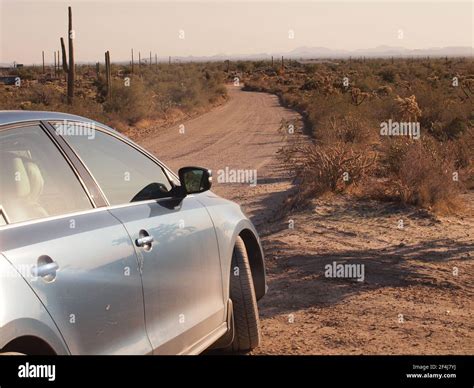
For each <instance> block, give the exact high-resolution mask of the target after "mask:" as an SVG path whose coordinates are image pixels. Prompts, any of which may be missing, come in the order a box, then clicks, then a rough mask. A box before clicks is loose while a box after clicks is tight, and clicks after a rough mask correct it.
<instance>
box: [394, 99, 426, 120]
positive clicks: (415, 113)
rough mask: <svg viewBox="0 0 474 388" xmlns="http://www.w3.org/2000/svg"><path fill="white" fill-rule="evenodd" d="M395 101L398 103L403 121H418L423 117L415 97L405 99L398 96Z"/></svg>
mask: <svg viewBox="0 0 474 388" xmlns="http://www.w3.org/2000/svg"><path fill="white" fill-rule="evenodd" d="M395 101H396V102H397V103H398V109H399V111H400V113H401V115H402V118H403V120H406V121H417V119H418V117H419V116H421V109H420V107H419V106H418V103H417V102H416V97H415V95H411V96H410V97H405V98H403V97H400V96H397V98H395Z"/></svg>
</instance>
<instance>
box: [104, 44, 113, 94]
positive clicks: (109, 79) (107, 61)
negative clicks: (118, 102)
mask: <svg viewBox="0 0 474 388" xmlns="http://www.w3.org/2000/svg"><path fill="white" fill-rule="evenodd" d="M105 80H106V83H107V98H110V96H111V95H112V71H111V70H110V52H109V51H106V52H105Z"/></svg>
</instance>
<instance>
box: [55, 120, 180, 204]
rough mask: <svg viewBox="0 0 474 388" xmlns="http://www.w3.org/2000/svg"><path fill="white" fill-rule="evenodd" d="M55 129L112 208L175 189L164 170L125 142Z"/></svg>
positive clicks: (102, 134) (97, 134)
mask: <svg viewBox="0 0 474 388" xmlns="http://www.w3.org/2000/svg"><path fill="white" fill-rule="evenodd" d="M53 125H54V127H55V128H56V130H57V131H58V133H61V134H62V136H63V137H64V138H65V139H66V141H67V142H68V143H69V144H70V145H71V147H72V148H73V149H74V150H75V151H76V153H77V154H78V155H79V157H80V158H81V159H82V161H83V162H84V163H85V165H86V166H87V167H88V168H89V170H90V172H91V173H92V175H93V176H94V177H95V179H96V180H97V183H98V184H99V186H100V187H101V189H102V191H103V192H104V194H105V196H106V197H107V199H108V201H109V203H110V204H111V205H121V204H125V203H129V202H136V201H142V200H148V199H157V198H165V197H169V196H170V195H171V193H170V191H171V189H172V186H171V184H170V182H169V180H168V178H167V176H166V175H165V172H164V171H163V169H162V168H161V166H159V165H158V164H156V163H155V162H154V161H153V160H151V159H150V158H148V157H147V156H145V155H144V154H143V153H141V152H140V151H138V150H137V149H135V148H133V147H132V146H130V145H128V144H127V143H125V142H123V141H122V140H120V139H117V138H116V137H115V136H112V135H109V134H107V133H105V132H102V131H99V130H96V131H94V134H93V135H92V136H91V135H90V134H89V135H88V136H81V135H80V134H81V133H85V131H76V133H74V132H72V133H71V131H60V129H61V126H64V124H63V123H53Z"/></svg>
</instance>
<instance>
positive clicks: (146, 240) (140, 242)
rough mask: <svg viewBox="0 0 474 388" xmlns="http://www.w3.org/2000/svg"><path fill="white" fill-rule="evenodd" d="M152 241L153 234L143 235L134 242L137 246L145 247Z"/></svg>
mask: <svg viewBox="0 0 474 388" xmlns="http://www.w3.org/2000/svg"><path fill="white" fill-rule="evenodd" d="M153 241H154V238H153V236H143V237H140V238H137V240H136V241H135V243H136V244H137V247H145V246H149V245H151V243H152V242H153Z"/></svg>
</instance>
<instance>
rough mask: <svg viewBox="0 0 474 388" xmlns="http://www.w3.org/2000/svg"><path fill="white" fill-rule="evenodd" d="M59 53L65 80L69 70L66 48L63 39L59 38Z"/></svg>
mask: <svg viewBox="0 0 474 388" xmlns="http://www.w3.org/2000/svg"><path fill="white" fill-rule="evenodd" d="M61 52H62V55H63V71H64V74H66V78H67V73H68V72H69V70H68V66H67V56H66V46H65V45H64V39H63V38H61Z"/></svg>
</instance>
